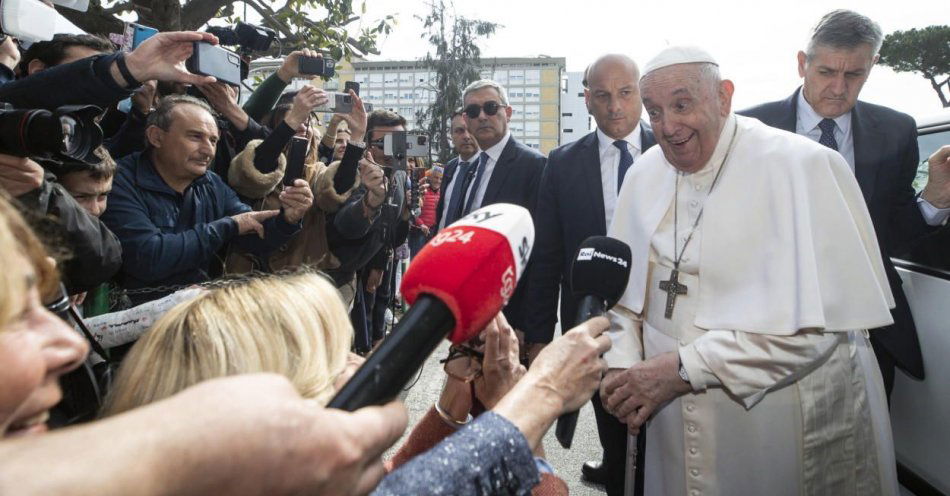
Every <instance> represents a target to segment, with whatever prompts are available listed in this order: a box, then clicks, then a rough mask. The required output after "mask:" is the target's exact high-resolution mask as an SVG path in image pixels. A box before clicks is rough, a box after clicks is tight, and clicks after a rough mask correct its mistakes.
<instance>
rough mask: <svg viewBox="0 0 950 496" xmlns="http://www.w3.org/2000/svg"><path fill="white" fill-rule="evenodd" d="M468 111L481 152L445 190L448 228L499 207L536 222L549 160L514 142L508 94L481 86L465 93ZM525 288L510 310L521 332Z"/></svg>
mask: <svg viewBox="0 0 950 496" xmlns="http://www.w3.org/2000/svg"><path fill="white" fill-rule="evenodd" d="M462 110H463V112H464V114H465V116H464V118H465V123H466V124H467V126H468V132H469V133H471V135H472V136H473V137H474V138H475V142H476V144H478V148H479V149H480V150H481V152H479V153H478V154H477V155H476V157H474V158H473V160H472V161H471V162H470V163H469V164H468V166H467V167H463V166H462V165H461V164H460V165H459V166H458V169H457V170H456V171H453V173H454V176H455V177H456V178H455V179H453V180H451V181H446V182H447V183H452V184H451V186H450V188H451V192H449V191H450V189H449V187H446V188H445V191H446V194H447V195H449V199H448V205H447V207H446V208H447V211H446V213H445V217H444V220H445V222H444V225H449V224H451V223H452V222H454V221H455V220H457V219H459V218H461V217H464V216H466V215H468V214H469V213H470V212H472V211H474V210H477V209H479V208H481V207H484V206H486V205H491V204H493V203H514V204H515V205H521V206H522V207H525V208H527V209H528V210H529V211H530V212H531V213H532V216H533V215H534V210H535V207H536V204H537V196H538V184H539V183H540V181H541V171H542V170H544V164H545V162H546V160H547V159H546V158H545V157H544V155H541V154H540V153H538V151H537V150H534V149H532V148H529V147H527V146H525V145H523V144H521V143H519V142H518V141H517V140H516V139H515V138H514V137H512V136H511V132H510V131H509V129H508V121H509V120H511V112H512V109H511V106H510V105H508V95H507V92H506V91H505V89H504V88H502V87H501V86H500V85H499V84H498V83H496V82H494V81H491V80H488V79H482V80H480V81H475V82H474V83H471V84H469V85H468V86H467V87H466V88H465V90H464V91H463V92H462ZM529 270H530V266H529ZM526 278H527V276H526V275H525V276H524V277H522V280H524V279H526ZM523 288H524V285H522V284H519V286H518V289H517V290H516V291H515V293H514V295H513V296H512V297H511V299H510V300H509V301H508V305H507V306H506V307H505V317H507V318H508V322H510V323H511V325H512V327H514V328H515V329H523V326H522V323H523V319H522V314H524V311H525V309H524V308H523V306H522V304H521V301H522V300H523V294H524V289H523Z"/></svg>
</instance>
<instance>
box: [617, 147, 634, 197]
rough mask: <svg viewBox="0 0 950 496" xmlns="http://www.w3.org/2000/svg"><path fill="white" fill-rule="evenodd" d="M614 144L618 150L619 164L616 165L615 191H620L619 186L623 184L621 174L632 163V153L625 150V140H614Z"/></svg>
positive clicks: (623, 173)
mask: <svg viewBox="0 0 950 496" xmlns="http://www.w3.org/2000/svg"><path fill="white" fill-rule="evenodd" d="M614 146H616V147H617V148H618V149H619V150H620V165H618V166H617V193H620V187H621V186H623V176H625V175H626V174H627V170H629V169H630V166H631V165H633V155H631V154H630V150H627V142H626V141H624V140H617V141H614Z"/></svg>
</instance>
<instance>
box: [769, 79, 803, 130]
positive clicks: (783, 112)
mask: <svg viewBox="0 0 950 496" xmlns="http://www.w3.org/2000/svg"><path fill="white" fill-rule="evenodd" d="M801 90H802V87H801V86H799V87H798V89H797V90H795V92H794V93H792V96H790V97H788V98H786V99H785V100H782V106H781V109H780V111H779V114H778V115H779V118H778V119H777V120H776V122H775V125H774V126H773V127H777V128H779V129H784V130H785V131H788V132H790V133H794V132H795V131H796V130H797V128H798V92H800V91H801Z"/></svg>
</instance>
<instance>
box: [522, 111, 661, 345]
mask: <svg viewBox="0 0 950 496" xmlns="http://www.w3.org/2000/svg"><path fill="white" fill-rule="evenodd" d="M640 142H641V146H642V148H643V150H642V151H643V152H646V151H647V150H648V149H650V147H652V146H653V145H655V144H656V140H655V139H654V137H653V131H652V130H651V129H650V128H649V126H647V125H646V123H645V122H641V123H640ZM633 167H636V163H634V165H633ZM602 184H603V183H602V179H601V176H600V145H599V143H598V139H597V132H596V131H594V132H592V133H590V134H588V135H586V136H584V137H583V138H581V139H579V140H577V141H575V142H573V143H568V144H566V145H564V146H561V147H558V148H556V149H554V150H553V151H551V154H550V155H549V156H548V165H547V167H545V169H544V175H543V176H542V177H541V190H540V192H539V194H538V209H537V214H536V215H535V217H534V219H535V222H534V225H535V232H536V238H535V244H534V251H533V252H532V254H531V264H532V268H531V276H530V279H529V281H528V292H527V297H526V300H525V308H526V311H527V315H526V322H525V328H524V331H525V340H526V341H527V342H529V343H548V342H550V341H551V340H552V339H553V337H554V325H555V323H556V322H557V316H556V309H557V292H558V286H559V285H560V290H561V327H562V329H563V330H565V331H566V330H568V329H570V328H571V327H573V326H574V325H576V322H574V321H575V318H576V314H577V303H578V300H577V298H575V297H574V295H573V293H572V292H571V287H570V273H571V263H572V261H573V256H574V253H575V252H577V248H578V247H579V246H580V244H581V243H582V242H583V241H584V240H585V239H587V238H588V237H590V236H605V235H606V234H607V228H608V227H609V226H607V224H606V219H605V214H604V192H603V185H602Z"/></svg>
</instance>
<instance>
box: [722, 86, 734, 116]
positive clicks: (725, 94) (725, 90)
mask: <svg viewBox="0 0 950 496" xmlns="http://www.w3.org/2000/svg"><path fill="white" fill-rule="evenodd" d="M735 91H736V85H735V84H733V83H732V81H730V80H728V79H723V80H722V82H721V83H719V110H720V111H721V113H722V115H729V112H730V111H731V110H732V94H733V93H734V92H735Z"/></svg>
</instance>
